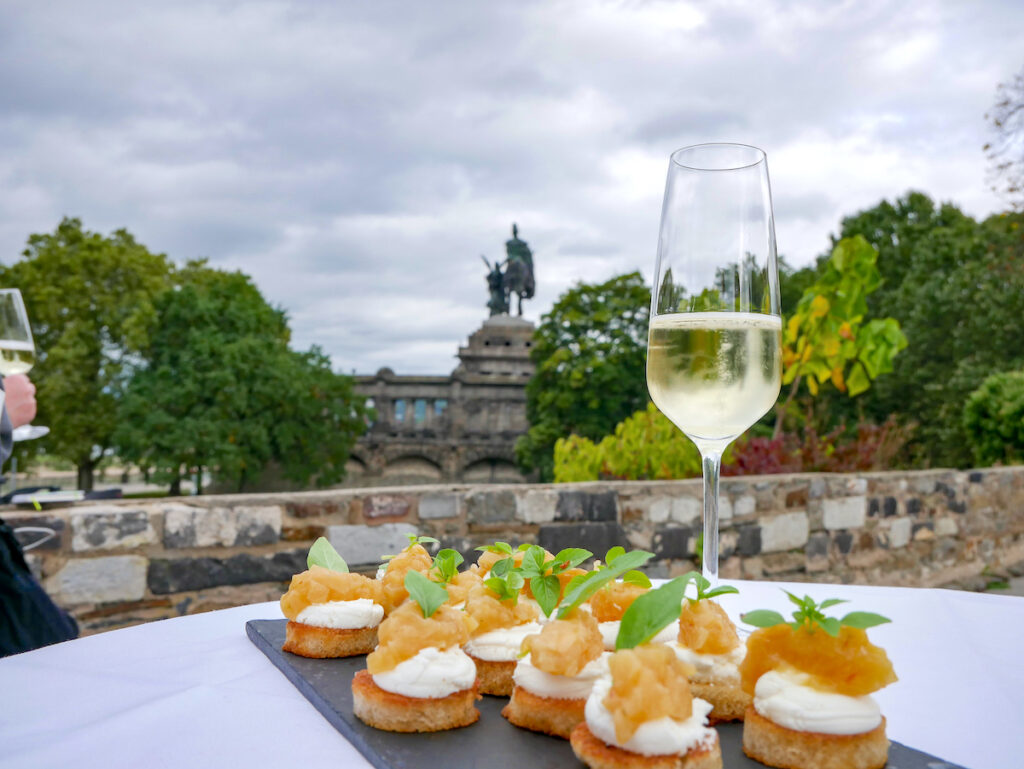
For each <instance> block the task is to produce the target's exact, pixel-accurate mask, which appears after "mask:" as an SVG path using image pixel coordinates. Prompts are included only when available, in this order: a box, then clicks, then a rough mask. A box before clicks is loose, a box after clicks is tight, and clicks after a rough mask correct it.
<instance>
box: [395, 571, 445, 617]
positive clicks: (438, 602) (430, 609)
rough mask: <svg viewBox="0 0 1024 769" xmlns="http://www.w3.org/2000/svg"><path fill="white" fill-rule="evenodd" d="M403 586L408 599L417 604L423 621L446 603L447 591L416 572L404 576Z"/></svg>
mask: <svg viewBox="0 0 1024 769" xmlns="http://www.w3.org/2000/svg"><path fill="white" fill-rule="evenodd" d="M404 584H405V589H406V590H408V591H409V597H410V598H411V599H412V600H414V601H415V602H416V603H418V604H419V606H420V611H421V612H423V617H424V619H430V618H431V617H432V616H434V612H435V611H437V610H438V609H439V608H441V606H443V605H444V604H445V603H447V602H448V591H447V590H445V588H443V587H441V585H439V584H437V583H436V582H431V581H430V580H429V579H427V578H426V577H424V576H423V575H422V574H420V573H419V572H418V571H410V572H409V573H408V574H406V575H405V583H404Z"/></svg>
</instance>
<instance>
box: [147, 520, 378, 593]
mask: <svg viewBox="0 0 1024 769" xmlns="http://www.w3.org/2000/svg"><path fill="white" fill-rule="evenodd" d="M378 528H379V527H378ZM305 569H306V550H305V549H302V550H290V551H285V552H280V553H274V554H273V555H271V556H255V555H251V554H249V553H241V554H239V555H233V556H230V557H228V558H161V559H153V560H152V561H151V562H150V564H149V573H148V574H147V576H146V581H147V582H148V584H149V589H150V590H151V591H152V592H153V593H155V594H157V595H166V594H168V593H180V592H183V591H186V590H205V589H207V588H212V587H220V586H221V585H248V584H252V583H257V582H287V581H288V580H290V579H291V578H292V575H293V574H298V573H299V572H300V571H305Z"/></svg>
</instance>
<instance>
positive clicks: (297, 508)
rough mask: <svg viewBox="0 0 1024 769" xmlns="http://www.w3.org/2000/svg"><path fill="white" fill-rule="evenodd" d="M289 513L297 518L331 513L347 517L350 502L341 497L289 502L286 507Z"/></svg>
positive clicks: (315, 516)
mask: <svg viewBox="0 0 1024 769" xmlns="http://www.w3.org/2000/svg"><path fill="white" fill-rule="evenodd" d="M286 509H287V511H288V515H291V516H293V517H295V518H320V517H325V516H331V515H344V516H346V517H347V515H348V509H349V503H348V501H347V500H340V499H317V500H309V501H307V500H301V501H297V502H289V503H288V504H287V507H286Z"/></svg>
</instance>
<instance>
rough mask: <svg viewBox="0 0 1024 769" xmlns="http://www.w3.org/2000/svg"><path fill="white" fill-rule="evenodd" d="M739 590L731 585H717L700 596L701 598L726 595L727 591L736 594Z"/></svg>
mask: <svg viewBox="0 0 1024 769" xmlns="http://www.w3.org/2000/svg"><path fill="white" fill-rule="evenodd" d="M739 592H740V591H739V590H737V589H736V588H735V587H733V586H732V585H719V586H718V587H716V588H715V589H714V590H709V591H708V592H706V593H704V595H703V596H701V598H717V597H718V596H720V595H727V594H729V593H737V594H738V593H739Z"/></svg>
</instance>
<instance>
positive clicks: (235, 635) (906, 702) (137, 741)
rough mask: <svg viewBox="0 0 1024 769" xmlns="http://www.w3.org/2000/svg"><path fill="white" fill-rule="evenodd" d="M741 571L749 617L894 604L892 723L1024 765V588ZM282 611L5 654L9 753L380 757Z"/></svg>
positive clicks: (941, 749) (81, 759) (931, 747)
mask: <svg viewBox="0 0 1024 769" xmlns="http://www.w3.org/2000/svg"><path fill="white" fill-rule="evenodd" d="M732 584H735V585H737V586H738V587H739V588H740V591H741V593H740V595H738V596H725V597H724V598H723V599H721V600H722V604H723V605H724V606H725V608H726V609H727V610H728V611H729V613H730V614H731V615H732V616H733V617H734V619H735V618H736V617H737V616H738V614H739V613H740V612H742V611H748V610H750V609H755V608H773V609H776V610H778V611H781V612H783V613H785V614H787V615H788V612H789V609H788V608H787V607H788V606H789V604H788V601H787V600H786V598H785V596H784V595H783V594H782V592H781V591H780V589H779V588H780V587H790V588H791V589H793V590H794V592H797V591H798V592H799V594H800V595H803V594H804V593H809V594H810V595H812V596H813V597H815V598H816V599H818V600H822V599H824V598H831V597H838V598H847V599H850V601H851V603H850V604H849V606H848V607H847V605H843V606H839V607H837V608H836V610H835V611H837V613H838V612H840V611H842V610H844V609H847V608H848V609H849V610H850V611H853V610H863V611H874V612H878V613H880V614H884V615H886V616H888V617H890V618H892V619H893V623H892V624H889V625H884V626H881V627H878V628H873V629H872V630H871V631H869V632H870V635H871V638H872V640H873V641H874V642H875V643H877V644H878V645H880V646H882V647H883V648H885V649H886V650H887V652H888V654H889V657H890V659H891V660H892V662H893V665H894V666H895V668H896V673H897V675H899V677H900V680H899V682H897V683H895V684H892V685H891V686H889V687H887V688H886V689H883V690H882V691H881V692H878V693H876V694H875V695H874V696H875V697H876V698H877V699H878V701H879V703H880V704H881V707H882V712H883V713H884V714H885V716H886V718H887V719H888V734H889V737H890V738H891V739H894V740H897V741H899V742H902V743H904V744H905V745H909V746H911V747H915V748H918V749H920V750H924V751H927V752H929V753H932V754H934V755H937V756H940V757H942V758H944V759H946V760H949V761H955V762H957V763H959V764H962V765H964V766H966V767H968V768H969V769H1020V768H1021V767H1024V643H1022V638H1024V598H1017V597H1011V596H993V595H980V594H975V593H963V592H955V591H949V590H926V589H913V588H877V587H860V586H838V585H785V584H784V583H767V582H734V583H732ZM280 616H281V614H280V609H279V607H278V606H277V604H276V603H265V604H255V605H252V606H243V607H239V608H235V609H226V610H224V611H217V612H211V613H208V614H199V615H194V616H189V617H181V618H178V619H170V620H164V621H161V622H153V623H150V624H147V625H140V626H137V627H132V628H127V629H124V630H115V631H112V632H108V633H103V634H100V635H95V636H90V637H88V638H82V639H78V640H76V641H70V642H68V643H63V644H58V645H56V646H51V647H48V648H44V649H39V650H36V651H34V652H29V653H27V654H21V655H17V656H14V657H8V658H5V659H0V767H4V768H5V769H6V768H7V767H10V768H12V769H13V768H14V767H17V769H32V768H33V767H74V769H85V768H86V767H133V768H134V767H140V768H143V769H156V768H157V767H175V768H176V769H180V768H181V767H218V769H219V768H220V767H225V766H253V767H257V766H263V767H346V768H348V767H352V768H353V769H364V768H365V767H369V766H370V765H369V764H368V763H367V762H366V760H365V759H363V757H362V756H361V755H360V754H359V753H358V752H356V750H355V749H354V748H353V747H352V746H351V745H350V744H349V743H348V742H347V741H346V740H345V739H344V738H343V737H342V736H341V735H340V734H338V732H336V731H335V730H334V728H333V727H332V726H331V725H330V724H328V723H327V721H326V720H325V719H324V718H323V717H321V716H320V714H319V713H318V712H317V711H316V710H315V709H314V708H313V706H312V705H310V704H309V703H308V702H307V701H306V700H305V699H304V698H303V697H302V695H300V694H299V692H298V690H296V689H295V687H293V686H292V685H291V684H290V683H289V682H288V681H287V680H286V679H285V677H284V676H283V675H282V674H281V673H280V672H278V670H277V669H276V668H275V667H274V666H273V665H271V663H270V662H269V661H268V660H267V659H266V657H264V656H263V654H262V653H260V652H259V651H258V650H257V649H256V647H255V646H253V645H252V643H250V641H249V639H248V638H247V637H246V634H245V622H246V621H247V620H250V619H268V618H280ZM431 764H432V761H431V760H430V759H429V758H428V759H427V763H425V764H424V766H429V765H431ZM581 766H582V765H581ZM567 769H572V768H571V767H567ZM726 769H728V768H726Z"/></svg>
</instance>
